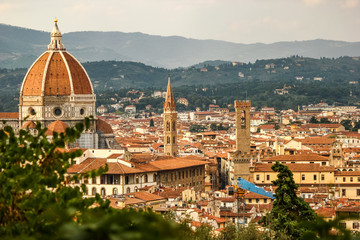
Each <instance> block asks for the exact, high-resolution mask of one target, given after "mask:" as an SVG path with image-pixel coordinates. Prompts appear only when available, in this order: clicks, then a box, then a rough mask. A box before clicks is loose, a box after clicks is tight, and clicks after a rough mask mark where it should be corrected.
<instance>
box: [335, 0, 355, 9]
mask: <svg viewBox="0 0 360 240" xmlns="http://www.w3.org/2000/svg"><path fill="white" fill-rule="evenodd" d="M339 2H340V5H341V7H343V8H355V7H357V6H358V5H359V0H342V1H339Z"/></svg>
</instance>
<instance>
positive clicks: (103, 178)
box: [100, 175, 105, 184]
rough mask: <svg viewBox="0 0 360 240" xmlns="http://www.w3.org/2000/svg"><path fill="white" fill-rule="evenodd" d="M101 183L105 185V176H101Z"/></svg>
mask: <svg viewBox="0 0 360 240" xmlns="http://www.w3.org/2000/svg"><path fill="white" fill-rule="evenodd" d="M100 183H101V184H105V175H101V176H100Z"/></svg>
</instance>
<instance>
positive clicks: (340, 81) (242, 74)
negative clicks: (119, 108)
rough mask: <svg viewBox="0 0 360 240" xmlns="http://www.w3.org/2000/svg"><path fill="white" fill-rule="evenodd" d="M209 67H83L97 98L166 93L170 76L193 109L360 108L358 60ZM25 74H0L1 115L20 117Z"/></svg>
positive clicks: (287, 60) (302, 60)
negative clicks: (236, 103)
mask: <svg viewBox="0 0 360 240" xmlns="http://www.w3.org/2000/svg"><path fill="white" fill-rule="evenodd" d="M210 63H213V62H207V63H204V64H200V65H196V66H193V67H189V68H177V69H172V70H168V69H165V68H156V67H151V66H148V65H145V64H142V63H135V62H120V61H100V62H86V63H83V66H84V67H85V69H86V70H87V72H88V74H89V76H90V78H91V80H92V82H93V85H94V87H95V90H96V91H97V92H98V93H101V92H104V91H111V92H117V91H118V90H120V89H130V88H136V89H147V88H151V89H165V88H166V84H167V78H168V76H169V75H170V76H171V82H172V86H173V87H174V91H175V92H176V93H177V95H176V97H186V98H188V99H191V101H190V102H191V104H193V105H194V106H195V105H196V103H200V102H201V104H202V105H204V104H205V105H206V104H207V102H211V101H212V100H216V101H217V102H218V103H219V104H220V105H223V106H226V105H227V104H231V103H232V102H233V100H234V99H237V98H240V99H244V98H248V99H251V100H252V101H253V103H254V104H255V105H258V106H274V107H277V108H296V107H297V106H298V105H302V104H308V103H317V102H320V101H324V102H327V103H329V104H333V103H336V104H357V103H358V102H360V99H359V97H360V90H359V82H360V60H359V58H358V57H341V58H336V59H329V58H321V59H313V58H303V57H299V56H293V57H288V58H281V59H271V60H258V61H256V62H254V63H240V62H232V63H231V62H221V61H219V62H218V64H220V65H217V64H211V65H210ZM25 74H26V69H14V70H9V69H0V84H1V86H2V88H1V89H0V93H1V97H0V98H1V99H0V100H5V99H6V101H2V103H1V104H0V111H10V110H12V111H17V109H16V108H17V107H16V106H17V103H18V95H19V91H20V87H21V82H22V80H23V78H24V76H25ZM276 89H277V90H276ZM275 91H276V92H275ZM196 96H199V97H197V98H196ZM200 96H201V97H200ZM99 99H100V98H99Z"/></svg>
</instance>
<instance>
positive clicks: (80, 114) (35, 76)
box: [0, 19, 116, 148]
mask: <svg viewBox="0 0 360 240" xmlns="http://www.w3.org/2000/svg"><path fill="white" fill-rule="evenodd" d="M95 103H96V95H95V93H94V88H93V86H92V84H91V81H90V78H89V76H88V74H87V72H86V71H85V69H84V67H83V66H82V65H81V63H80V62H79V61H78V60H77V59H76V58H75V57H73V56H72V55H71V54H70V53H68V52H67V51H66V48H65V46H64V44H63V43H62V35H61V32H60V30H59V28H58V25H57V19H55V21H54V28H53V30H52V32H51V41H50V44H49V45H48V48H47V50H46V51H45V52H44V53H43V54H42V55H41V56H40V57H39V58H38V59H37V60H36V61H35V62H34V63H33V64H32V66H31V67H30V68H29V70H28V72H27V73H26V75H25V78H24V80H23V82H22V86H21V90H20V97H19V113H18V114H17V113H2V115H0V120H3V121H6V124H7V125H10V126H12V127H13V128H14V129H15V130H18V129H20V128H28V129H30V130H31V129H34V128H35V125H36V122H40V123H41V124H42V126H44V127H47V128H48V129H49V131H48V132H49V135H52V132H53V131H56V132H64V131H65V129H66V128H67V127H69V126H70V127H72V126H75V124H76V123H78V122H82V121H83V120H84V118H85V117H91V116H93V117H94V119H92V120H91V124H90V125H91V126H90V129H89V130H87V131H85V132H83V133H82V135H81V137H80V138H79V139H78V140H77V142H76V143H75V144H74V146H73V147H81V148H116V141H115V140H114V134H113V130H112V128H111V126H110V125H109V124H108V123H106V122H105V121H103V120H101V119H97V118H96V112H95V110H96V108H95Z"/></svg>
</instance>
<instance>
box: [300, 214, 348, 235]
mask: <svg viewBox="0 0 360 240" xmlns="http://www.w3.org/2000/svg"><path fill="white" fill-rule="evenodd" d="M342 220H344V218H339V217H337V218H335V219H334V220H329V221H325V220H324V219H323V218H321V217H316V218H315V219H314V220H313V221H305V222H303V223H301V224H300V226H302V227H303V228H305V229H307V230H306V232H305V233H304V234H303V235H302V237H301V239H303V240H315V239H322V240H332V239H334V240H335V239H336V240H351V239H353V237H352V236H351V232H350V231H349V230H347V229H345V228H344V227H342V226H341V225H340V224H339V223H340V221H342Z"/></svg>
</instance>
